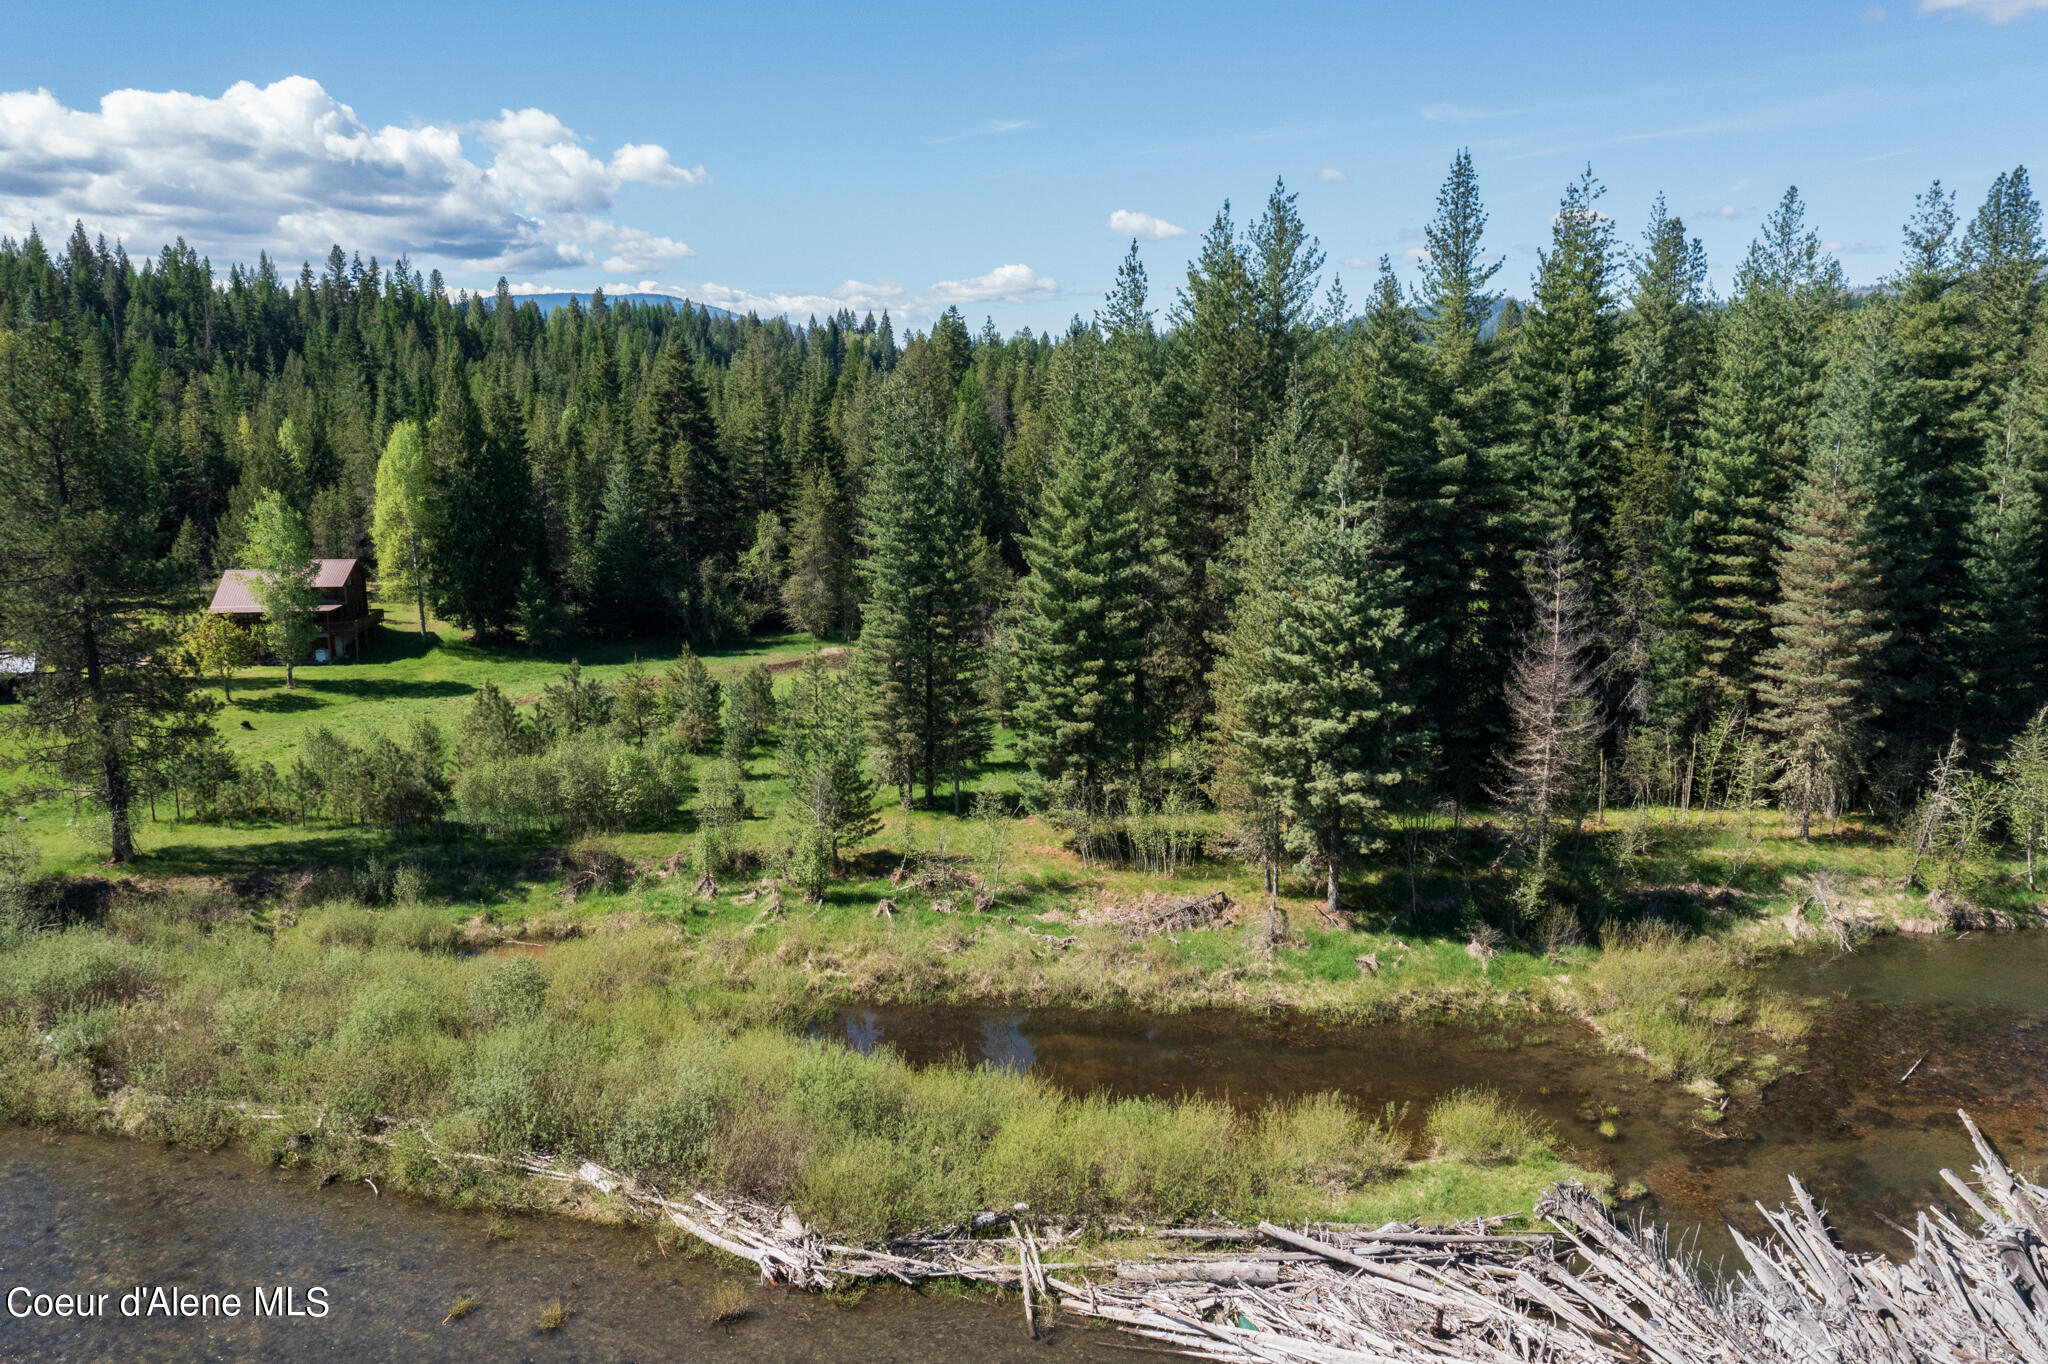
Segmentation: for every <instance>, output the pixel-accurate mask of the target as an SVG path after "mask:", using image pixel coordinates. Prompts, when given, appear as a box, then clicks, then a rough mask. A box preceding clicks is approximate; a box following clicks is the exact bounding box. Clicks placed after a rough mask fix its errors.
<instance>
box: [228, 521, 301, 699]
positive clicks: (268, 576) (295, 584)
mask: <svg viewBox="0 0 2048 1364" xmlns="http://www.w3.org/2000/svg"><path fill="white" fill-rule="evenodd" d="M242 558H243V562H244V563H245V564H246V565H247V566H248V570H249V576H248V584H249V595H250V596H251V597H254V598H255V599H256V604H257V605H258V606H260V607H262V608H263V619H262V620H261V621H260V622H259V623H258V624H257V626H256V631H257V634H258V636H259V637H260V638H261V639H262V641H263V647H264V648H265V649H266V650H268V651H269V652H270V654H271V656H272V657H274V658H276V659H277V661H278V662H279V663H282V664H283V665H284V685H285V688H286V689H287V690H290V689H291V688H292V687H293V686H295V685H297V680H296V677H295V675H294V669H296V667H297V666H298V662H299V660H300V659H301V658H304V657H305V654H306V649H307V646H308V645H310V644H311V643H312V642H313V637H314V636H315V635H316V634H318V633H319V626H318V623H317V621H316V620H315V618H314V614H313V613H314V609H315V608H316V607H318V606H319V605H320V589H319V588H317V587H315V586H314V585H313V537H312V536H311V535H310V534H308V533H307V531H306V519H305V518H304V517H302V516H300V515H299V514H298V512H296V511H294V510H293V509H292V507H291V506H290V504H289V503H287V502H286V501H285V500H284V494H282V493H280V492H277V491H275V490H273V491H271V492H268V493H265V494H264V495H263V497H262V499H261V500H260V501H258V502H257V503H256V505H255V506H254V507H251V508H250V509H249V530H248V539H247V544H246V547H245V548H244V549H243V551H242Z"/></svg>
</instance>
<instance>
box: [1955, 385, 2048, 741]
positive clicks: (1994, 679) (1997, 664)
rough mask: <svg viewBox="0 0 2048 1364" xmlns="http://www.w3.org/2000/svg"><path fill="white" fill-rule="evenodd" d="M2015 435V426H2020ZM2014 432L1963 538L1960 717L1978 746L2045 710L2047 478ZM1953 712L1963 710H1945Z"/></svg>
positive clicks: (1996, 457) (1987, 477) (1990, 471)
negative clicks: (2043, 493)
mask: <svg viewBox="0 0 2048 1364" xmlns="http://www.w3.org/2000/svg"><path fill="white" fill-rule="evenodd" d="M2014 427H2015V428H2016V427H2017V423H2014ZM2016 436H2017V431H2016V429H2013V428H2009V429H2008V432H2007V436H2006V440H2005V443H2004V445H2003V447H2002V448H2001V449H1998V450H1996V451H1994V452H1993V457H1992V460H1991V462H1990V464H1989V466H1988V467H1987V468H1986V469H1985V471H1984V490H1983V493H1982V494H1981V495H1980V497H1979V498H1978V502H1977V505H1976V507H1975V508H1973V509H1972V512H1971V516H1970V519H1969V523H1968V528H1967V531H1966V533H1965V536H1964V555H1965V557H1964V571H1965V580H1966V582H1967V584H1968V588H1967V592H1966V595H1965V603H1964V609H1963V613H1962V616H1963V619H1962V627H1961V628H1962V635H1963V641H1962V655H1963V665H1964V668H1965V670H1966V671H1965V672H1964V674H1963V676H1962V678H1961V681H1962V684H1963V685H1962V687H1961V688H1960V689H1958V690H1956V691H1954V692H1951V693H1950V695H1951V696H1952V697H1954V698H1957V699H1960V698H1967V704H1966V705H1963V706H1961V707H1959V709H1960V710H1961V711H1962V714H1961V715H1960V716H1958V717H1957V719H1958V721H1959V722H1960V723H1963V724H1964V725H1965V726H1966V729H1967V732H1968V733H1970V734H1971V735H1972V736H1973V737H1975V738H1976V739H1977V740H1978V741H1979V743H1980V746H1990V745H1995V744H1996V743H1999V742H2002V741H2003V740H2004V738H2005V737H2006V736H2008V735H2010V734H2012V733H2013V732H2014V730H2016V729H2017V728H2018V727H2019V725H2020V724H2021V723H2022V722H2023V721H2024V720H2025V718H2026V717H2027V716H2029V715H2031V714H2033V713H2034V711H2035V709H2036V708H2037V707H2038V706H2039V705H2040V704H2041V700H2042V684H2043V680H2044V679H2043V675H2042V674H2043V666H2044V663H2048V660H2044V658H2043V657H2042V639H2041V627H2042V620H2043V609H2044V606H2048V597H2044V594H2043V592H2042V568H2043V558H2042V556H2043V552H2044V548H2048V546H2044V544H2043V535H2042V506H2041V472H2040V470H2039V468H2038V467H2037V466H2036V465H2035V463H2034V461H2033V460H2032V459H2031V458H2030V457H2029V455H2030V452H2029V451H2028V450H2027V449H2026V447H2025V446H2024V445H2022V444H2021V443H2020V442H2019V441H2018V440H2017V439H2016ZM1945 709H1949V710H1951V711H1953V710H1954V709H1958V707H1953V706H1951V707H1947V708H1945Z"/></svg>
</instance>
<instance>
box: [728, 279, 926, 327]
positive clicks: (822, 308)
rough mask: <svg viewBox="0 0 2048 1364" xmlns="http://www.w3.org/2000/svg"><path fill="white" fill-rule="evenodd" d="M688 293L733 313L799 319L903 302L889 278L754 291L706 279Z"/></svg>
mask: <svg viewBox="0 0 2048 1364" xmlns="http://www.w3.org/2000/svg"><path fill="white" fill-rule="evenodd" d="M690 297H691V298H693V299H695V300H696V301H697V302H699V303H709V304H711V305H712V306H713V307H715V308H725V309H727V310H729V311H731V312H735V313H758V314H760V315H761V316H762V317H789V318H794V319H796V320H798V321H802V320H803V319H804V318H807V317H825V316H829V315H830V314H832V313H836V312H838V311H839V310H840V309H841V308H846V309H849V310H851V311H853V312H855V313H868V312H877V313H878V312H880V311H881V310H882V309H884V308H890V307H899V306H900V305H901V304H902V302H903V286H902V285H900V284H897V283H895V282H894V281H891V280H883V281H882V282H880V283H877V284H865V283H862V282H861V281H860V280H857V279H850V280H847V281H845V282H844V283H842V284H841V285H840V286H839V287H838V288H837V289H834V290H833V291H832V292H831V293H829V294H780V293H766V294H757V293H754V292H752V291H751V290H747V289H735V288H731V287H729V286H727V285H724V284H717V283H713V282H711V281H709V280H707V281H705V284H704V287H703V288H701V289H698V290H694V291H692V292H691V294H690Z"/></svg>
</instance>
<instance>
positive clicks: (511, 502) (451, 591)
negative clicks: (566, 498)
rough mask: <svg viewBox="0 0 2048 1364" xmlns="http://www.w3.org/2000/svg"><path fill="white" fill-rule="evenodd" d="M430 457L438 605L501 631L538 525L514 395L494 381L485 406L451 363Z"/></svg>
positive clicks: (460, 620)
mask: <svg viewBox="0 0 2048 1364" xmlns="http://www.w3.org/2000/svg"><path fill="white" fill-rule="evenodd" d="M427 454H428V457H429V459H430V460H431V461H432V463H433V466H434V478H435V482H436V485H437V486H436V488H435V493H436V501H437V504H438V505H437V506H436V509H435V517H434V524H433V527H432V530H431V533H430V535H429V544H430V545H431V547H432V551H433V552H432V554H431V555H430V556H429V558H430V560H431V564H432V576H433V585H434V590H435V593H436V595H437V597H438V599H439V607H440V610H441V611H442V612H444V613H445V614H446V616H447V617H448V619H450V620H452V621H454V622H455V623H456V624H457V625H460V626H462V627H463V628H465V629H467V630H471V631H473V632H474V633H476V634H478V635H480V636H484V637H490V636H494V635H498V634H500V633H502V632H503V631H505V630H506V628H507V627H509V626H510V625H511V623H512V621H513V619H514V618H515V617H516V616H517V614H518V609H519V586H520V582H521V580H522V578H523V577H524V574H525V569H526V565H527V562H528V559H529V555H530V542H529V536H530V534H531V530H532V525H531V522H532V485H531V484H530V482H529V481H528V478H527V470H526V452H525V448H524V432H523V430H522V427H521V424H520V422H519V420H518V414H517V412H516V411H515V410H514V408H513V405H512V398H511V395H510V394H509V393H508V392H506V390H505V389H504V388H503V387H502V386H501V385H499V384H491V385H489V387H488V389H487V391H486V394H485V404H484V407H483V408H482V410H479V408H478V406H477V403H476V401H475V399H474V398H473V396H472V395H471V393H470V389H469V382H468V378H467V376H466V375H464V374H463V373H462V372H461V370H460V369H459V368H455V367H451V368H450V370H449V372H448V373H447V375H446V376H445V377H444V379H443V381H442V384H441V405H440V410H439V411H437V412H436V413H435V414H434V420H433V423H432V425H431V426H430V427H429V428H428V432H427Z"/></svg>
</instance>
